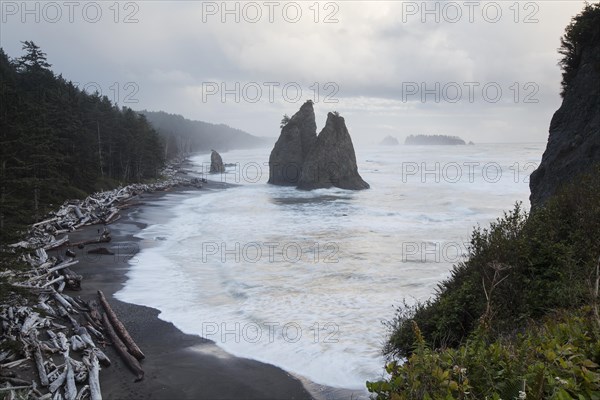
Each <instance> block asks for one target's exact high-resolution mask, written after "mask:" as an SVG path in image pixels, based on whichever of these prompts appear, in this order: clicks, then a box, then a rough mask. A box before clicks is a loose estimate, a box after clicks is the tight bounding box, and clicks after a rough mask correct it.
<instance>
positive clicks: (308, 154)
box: [269, 101, 369, 190]
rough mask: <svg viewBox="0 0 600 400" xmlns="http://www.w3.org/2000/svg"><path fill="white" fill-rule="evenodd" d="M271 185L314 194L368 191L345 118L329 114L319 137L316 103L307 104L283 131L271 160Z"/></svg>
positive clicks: (308, 102)
mask: <svg viewBox="0 0 600 400" xmlns="http://www.w3.org/2000/svg"><path fill="white" fill-rule="evenodd" d="M269 183H272V184H274V185H286V186H290V185H291V186H297V187H298V189H304V190H311V189H318V188H329V187H332V186H335V187H339V188H342V189H351V190H360V189H368V188H369V184H368V183H366V182H365V181H364V180H363V179H362V178H361V176H360V175H359V174H358V168H357V166H356V155H355V154H354V146H353V145H352V139H351V138H350V134H349V133H348V129H347V128H346V123H345V121H344V118H342V117H340V116H339V115H337V114H333V113H329V114H328V115H327V123H326V124H325V127H324V128H323V130H322V131H321V133H319V136H318V137H317V125H316V123H315V112H314V109H313V103H312V102H311V101H307V102H306V103H304V104H303V105H302V107H301V108H300V111H298V112H297V113H296V114H294V116H293V117H292V118H291V119H290V120H289V122H288V123H287V124H286V125H285V126H284V127H283V128H282V130H281V136H279V139H278V140H277V143H275V147H274V148H273V150H272V151H271V156H270V157H269Z"/></svg>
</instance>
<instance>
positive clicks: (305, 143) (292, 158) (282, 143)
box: [269, 101, 317, 186]
mask: <svg viewBox="0 0 600 400" xmlns="http://www.w3.org/2000/svg"><path fill="white" fill-rule="evenodd" d="M316 140H317V123H316V122H315V111H314V109H313V103H312V101H307V102H306V103H304V104H303V105H302V107H300V110H299V111H298V112H297V113H296V114H294V115H293V116H292V118H290V120H289V121H288V122H287V124H286V125H285V126H284V127H283V128H282V129H281V135H280V136H279V139H278V140H277V143H275V147H273V150H272V151H271V156H270V157H269V183H272V184H273V185H282V186H296V185H297V184H298V181H299V179H300V175H301V173H302V166H303V164H304V160H306V157H307V156H308V152H309V151H310V149H311V148H312V146H313V145H314V143H315V141H316Z"/></svg>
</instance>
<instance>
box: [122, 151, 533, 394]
mask: <svg viewBox="0 0 600 400" xmlns="http://www.w3.org/2000/svg"><path fill="white" fill-rule="evenodd" d="M542 147H543V146H542V145H541V144H540V145H539V146H531V147H527V148H526V149H523V148H522V146H521V145H498V146H493V145H487V146H485V145H479V146H462V147H452V148H451V149H449V148H448V147H443V146H430V147H403V146H399V147H394V148H382V147H373V148H369V149H366V150H363V151H360V150H359V151H358V154H357V158H358V160H359V169H360V171H361V175H362V176H363V178H364V179H365V180H366V181H367V182H369V183H370V184H371V189H370V190H367V191H361V192H350V191H345V190H339V189H329V190H316V191H312V192H302V191H298V190H295V189H292V188H283V187H276V186H270V185H267V184H266V180H267V178H268V168H267V167H266V166H265V164H264V160H267V159H268V150H263V151H262V152H260V151H256V150H252V151H232V152H229V153H223V154H222V155H223V158H224V161H225V162H226V163H239V165H238V166H235V167H229V168H228V173H227V174H224V175H217V176H213V177H212V179H217V180H223V181H227V182H230V183H238V184H240V185H241V186H239V187H235V188H231V189H228V190H224V191H214V192H206V193H200V194H190V195H189V196H187V197H185V196H184V197H183V198H184V200H183V201H181V200H179V199H180V198H181V197H178V201H177V202H174V201H173V202H170V203H169V204H168V207H169V208H170V214H171V217H170V218H169V219H166V220H161V223H160V224H153V225H149V226H148V227H147V228H146V229H144V230H143V231H141V232H140V233H139V234H138V236H139V237H141V238H143V239H144V241H143V242H142V243H152V245H151V246H145V248H143V249H142V251H141V252H140V253H139V254H138V255H136V258H135V260H134V262H132V263H131V267H130V271H129V272H128V281H127V283H126V285H125V286H124V288H123V289H122V290H121V291H120V292H118V293H117V294H116V295H115V296H116V297H117V298H118V299H120V300H122V301H127V302H131V303H135V304H142V305H146V306H149V307H153V308H156V309H158V310H160V311H161V314H160V318H161V319H163V320H166V321H170V322H172V323H174V324H175V325H176V326H177V327H178V328H179V329H181V330H182V331H183V332H185V333H189V334H196V335H200V336H203V337H205V338H207V339H211V340H213V341H215V342H216V343H217V345H218V346H220V347H221V348H222V349H224V350H225V351H227V352H228V353H231V354H233V355H236V356H241V357H247V358H252V359H255V360H259V361H263V362H266V363H270V364H273V365H276V366H279V367H281V368H283V369H285V370H287V371H289V372H292V373H294V374H297V375H300V376H303V377H306V378H307V379H309V380H311V381H312V382H315V383H317V384H322V385H328V386H332V387H338V388H349V389H359V390H361V389H362V390H364V387H365V386H364V384H365V381H366V380H373V379H377V378H379V377H381V376H382V375H383V373H384V371H383V365H384V360H383V357H382V355H381V348H382V346H383V343H384V342H385V339H386V333H387V331H386V328H385V326H384V325H383V324H382V321H385V320H390V319H392V318H393V316H394V305H397V304H399V303H400V302H401V301H402V299H403V298H410V299H412V298H416V299H424V298H426V297H428V296H430V295H431V293H432V291H433V289H434V288H435V285H436V284H437V283H438V282H439V281H440V279H443V278H444V277H446V276H447V274H448V271H449V270H450V268H451V266H452V264H454V263H456V262H458V261H460V260H461V259H462V257H463V256H464V254H465V253H466V252H467V243H468V240H469V235H470V232H471V230H472V227H473V226H474V225H476V224H477V223H481V224H486V223H487V222H488V221H490V220H491V219H493V218H496V217H497V216H499V215H500V214H501V212H502V211H503V210H506V209H510V208H511V207H512V205H513V203H514V202H515V201H516V200H522V201H524V202H525V203H527V196H528V193H529V190H528V185H527V174H528V173H530V172H531V171H532V170H533V169H529V165H530V164H529V163H532V162H535V161H536V160H537V159H538V158H539V156H538V155H539V154H541V149H542ZM207 160H208V155H205V156H199V157H196V158H194V160H193V161H194V162H195V163H196V165H197V167H196V168H197V169H198V170H199V169H200V168H201V165H202V164H203V163H206V161H207ZM366 160H371V162H367V161H366ZM437 164H439V166H438V165H437ZM498 171H500V175H498ZM436 174H437V176H436ZM459 174H460V175H459ZM436 179H437V181H436ZM165 207H167V205H165ZM152 212H154V211H150V214H151V213H152ZM156 212H157V213H158V212H160V210H156ZM146 218H147V220H151V219H152V218H151V215H146ZM174 293H177V295H176V296H174V295H173V294H174Z"/></svg>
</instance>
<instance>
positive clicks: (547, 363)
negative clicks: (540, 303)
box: [367, 307, 600, 400]
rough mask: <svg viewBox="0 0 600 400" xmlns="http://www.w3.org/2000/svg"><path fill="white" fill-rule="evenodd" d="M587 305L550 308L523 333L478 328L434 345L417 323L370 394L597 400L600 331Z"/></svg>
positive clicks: (408, 399) (401, 399)
mask: <svg viewBox="0 0 600 400" xmlns="http://www.w3.org/2000/svg"><path fill="white" fill-rule="evenodd" d="M598 332H599V324H598V321H597V320H596V319H595V318H594V317H593V314H592V312H591V310H590V309H589V307H588V308H581V309H579V310H577V311H568V312H557V313H554V314H552V315H551V316H549V317H547V318H545V320H544V321H543V323H541V324H534V323H531V324H529V325H528V326H527V329H525V331H524V333H520V334H516V335H513V336H510V337H500V338H497V339H491V338H490V336H489V335H488V334H487V333H486V332H485V331H483V330H477V331H475V332H474V333H472V334H471V336H470V338H469V339H468V340H467V341H466V342H465V344H464V345H462V346H459V347H458V348H456V349H454V348H448V349H444V350H433V349H431V347H429V346H428V345H427V344H426V342H425V340H424V339H423V337H422V335H421V334H420V331H419V328H418V326H417V324H416V323H413V333H414V335H415V338H416V339H415V344H414V351H413V353H412V354H411V356H410V357H409V358H408V360H406V362H404V363H399V362H398V361H393V362H391V363H389V364H388V365H387V371H388V373H389V374H390V377H389V379H385V380H381V381H379V382H367V388H368V390H369V391H370V392H371V393H373V394H375V395H376V398H377V399H394V400H413V399H414V400H417V399H419V400H421V399H496V400H498V399H504V400H507V399H511V400H512V399H577V400H579V399H600V368H599V364H600V336H599V335H598Z"/></svg>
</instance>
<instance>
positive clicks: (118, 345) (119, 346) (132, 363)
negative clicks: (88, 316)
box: [102, 313, 144, 382]
mask: <svg viewBox="0 0 600 400" xmlns="http://www.w3.org/2000/svg"><path fill="white" fill-rule="evenodd" d="M102 321H103V322H104V329H105V330H106V334H107V335H108V337H109V338H110V340H111V341H112V342H113V345H114V346H115V350H117V353H119V355H120V356H121V358H122V359H123V361H124V362H125V364H127V366H128V367H129V369H130V370H131V371H132V372H133V373H134V374H135V376H136V378H135V381H136V382H139V381H141V380H142V379H144V370H143V369H142V366H141V365H140V362H139V361H138V360H137V359H136V358H135V357H133V356H132V355H131V354H129V353H128V352H127V347H125V345H124V344H123V342H122V341H121V339H119V336H117V334H116V333H115V330H114V329H113V327H112V325H111V324H110V321H109V320H108V317H107V316H106V313H103V314H102Z"/></svg>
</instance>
